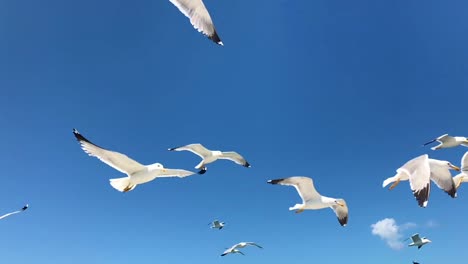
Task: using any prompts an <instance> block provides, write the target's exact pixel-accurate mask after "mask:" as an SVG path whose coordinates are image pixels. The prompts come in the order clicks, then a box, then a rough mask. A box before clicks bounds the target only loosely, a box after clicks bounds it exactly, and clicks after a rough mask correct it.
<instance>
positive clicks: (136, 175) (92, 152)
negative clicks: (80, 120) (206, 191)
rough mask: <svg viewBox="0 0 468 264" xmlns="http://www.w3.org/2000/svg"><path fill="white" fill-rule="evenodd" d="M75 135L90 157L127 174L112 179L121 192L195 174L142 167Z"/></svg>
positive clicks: (160, 165)
mask: <svg viewBox="0 0 468 264" xmlns="http://www.w3.org/2000/svg"><path fill="white" fill-rule="evenodd" d="M73 134H74V135H75V137H76V139H77V140H78V142H79V143H80V145H81V148H82V149H83V150H84V152H86V153H87V154H88V155H89V156H92V157H96V158H98V159H99V160H101V161H102V162H104V163H106V164H107V165H109V166H111V167H112V168H114V169H116V170H118V171H120V172H122V173H125V174H127V177H123V178H118V179H110V185H111V186H112V187H114V188H115V189H116V190H118V191H120V192H128V191H131V190H133V189H135V187H136V186H137V185H138V184H143V183H147V182H150V181H152V180H154V179H156V178H161V177H179V178H183V177H187V176H190V175H193V174H195V173H194V172H191V171H186V170H179V169H167V168H164V167H163V165H162V164H161V163H154V164H151V165H142V164H140V163H138V162H137V161H135V160H133V159H131V158H129V157H127V156H126V155H124V154H122V153H118V152H115V151H111V150H107V149H104V148H102V147H100V146H98V145H95V144H94V143H92V142H91V141H89V140H88V139H86V138H85V137H84V136H83V135H82V134H80V133H79V132H78V130H76V129H73Z"/></svg>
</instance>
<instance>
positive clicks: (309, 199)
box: [268, 177, 348, 226]
mask: <svg viewBox="0 0 468 264" xmlns="http://www.w3.org/2000/svg"><path fill="white" fill-rule="evenodd" d="M268 183H270V184H280V185H287V186H294V188H296V190H297V192H298V193H299V196H300V197H301V198H302V204H296V205H294V206H293V207H289V210H290V211H292V210H297V211H296V213H302V212H303V211H304V210H317V209H323V208H328V207H330V208H331V209H333V211H334V212H335V214H336V216H337V217H338V222H339V223H340V224H341V225H342V226H346V224H347V223H348V206H347V205H346V202H345V200H343V199H336V198H330V197H326V196H322V195H320V194H319V193H318V192H317V191H316V190H315V187H314V182H313V180H312V179H311V178H308V177H290V178H284V179H276V180H269V181H268Z"/></svg>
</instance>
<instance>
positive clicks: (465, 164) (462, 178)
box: [453, 152, 468, 189]
mask: <svg viewBox="0 0 468 264" xmlns="http://www.w3.org/2000/svg"><path fill="white" fill-rule="evenodd" d="M460 166H461V169H460V170H461V172H460V174H458V175H456V176H455V177H453V181H454V182H455V188H457V189H458V188H460V185H461V183H462V182H468V152H465V155H463V157H462V159H461V165H460Z"/></svg>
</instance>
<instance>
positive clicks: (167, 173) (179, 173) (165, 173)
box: [157, 169, 195, 178]
mask: <svg viewBox="0 0 468 264" xmlns="http://www.w3.org/2000/svg"><path fill="white" fill-rule="evenodd" d="M193 174H195V172H191V171H187V170H180V169H162V170H160V171H159V173H158V176H157V177H158V178H165V177H179V178H184V177H187V176H190V175H193Z"/></svg>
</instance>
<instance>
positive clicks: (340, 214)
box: [332, 199, 348, 226]
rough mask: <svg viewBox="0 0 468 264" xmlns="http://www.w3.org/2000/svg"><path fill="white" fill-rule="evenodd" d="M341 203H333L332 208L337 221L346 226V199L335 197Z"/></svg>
mask: <svg viewBox="0 0 468 264" xmlns="http://www.w3.org/2000/svg"><path fill="white" fill-rule="evenodd" d="M336 201H337V202H339V203H340V204H341V205H338V204H336V205H333V206H332V209H333V211H334V212H335V214H336V217H337V218H338V222H340V225H341V226H346V224H348V205H347V204H346V201H345V200H343V199H336Z"/></svg>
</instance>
